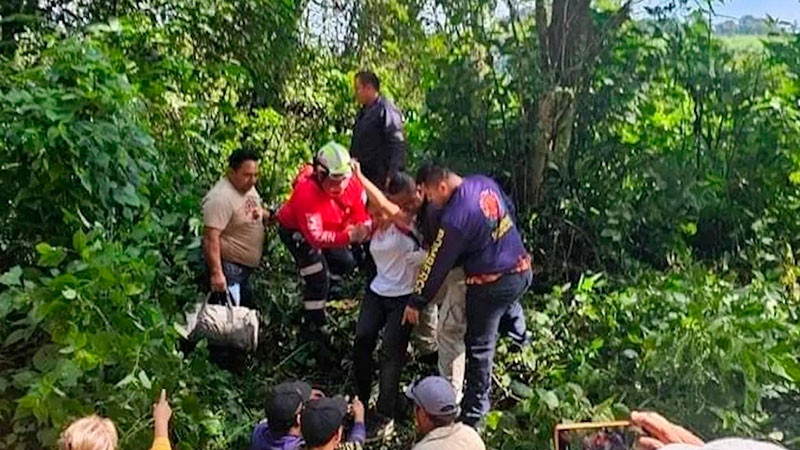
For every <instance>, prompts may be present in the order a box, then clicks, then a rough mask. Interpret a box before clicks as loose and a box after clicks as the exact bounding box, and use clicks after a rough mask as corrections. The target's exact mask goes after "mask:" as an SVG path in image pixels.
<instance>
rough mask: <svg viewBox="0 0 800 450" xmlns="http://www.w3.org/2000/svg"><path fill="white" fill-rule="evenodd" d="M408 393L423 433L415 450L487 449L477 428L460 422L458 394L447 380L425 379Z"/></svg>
mask: <svg viewBox="0 0 800 450" xmlns="http://www.w3.org/2000/svg"><path fill="white" fill-rule="evenodd" d="M406 396H407V397H408V398H409V399H411V400H412V401H413V402H414V422H415V423H416V425H417V431H418V432H419V434H421V435H422V436H423V438H422V440H421V441H419V442H417V444H416V445H415V446H414V447H413V448H412V449H411V450H486V445H485V444H484V443H483V440H482V439H481V437H480V435H479V434H478V432H477V431H475V429H474V428H472V427H470V426H469V425H465V424H463V423H461V422H456V418H457V417H458V403H457V402H456V393H455V391H453V386H452V385H451V384H450V382H449V381H447V379H445V378H443V377H436V376H432V377H427V378H424V379H422V380H421V381H420V382H418V383H417V384H415V385H413V386H412V387H411V388H410V389H409V390H408V392H407V393H406Z"/></svg>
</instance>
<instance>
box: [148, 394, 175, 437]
mask: <svg viewBox="0 0 800 450" xmlns="http://www.w3.org/2000/svg"><path fill="white" fill-rule="evenodd" d="M170 417H172V408H170V406H169V402H167V391H166V390H165V389H162V390H161V398H159V400H158V403H155V404H153V445H152V447H151V448H150V450H170V449H171V448H172V446H171V445H170V443H169V418H170Z"/></svg>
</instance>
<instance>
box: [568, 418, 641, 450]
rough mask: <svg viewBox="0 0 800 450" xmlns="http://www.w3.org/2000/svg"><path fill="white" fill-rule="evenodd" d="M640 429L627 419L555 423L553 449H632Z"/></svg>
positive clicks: (634, 446)
mask: <svg viewBox="0 0 800 450" xmlns="http://www.w3.org/2000/svg"><path fill="white" fill-rule="evenodd" d="M641 434H642V433H641V430H640V429H639V428H637V427H635V426H633V425H631V423H630V422H628V421H627V420H621V421H617V422H589V423H569V424H559V425H556V429H555V432H554V433H553V441H554V443H555V450H633V449H635V448H636V442H637V440H638V439H639V436H640V435H641Z"/></svg>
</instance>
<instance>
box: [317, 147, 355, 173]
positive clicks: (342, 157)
mask: <svg viewBox="0 0 800 450" xmlns="http://www.w3.org/2000/svg"><path fill="white" fill-rule="evenodd" d="M316 160H317V163H318V164H319V165H321V166H322V167H324V168H325V170H327V172H328V176H330V177H334V178H340V177H345V176H348V175H350V174H351V173H353V169H352V168H351V167H350V153H349V152H348V151H347V149H346V148H344V147H342V146H341V145H340V144H338V143H336V142H333V141H330V142H328V143H327V144H325V145H323V146H322V148H321V149H319V151H318V152H317V158H316Z"/></svg>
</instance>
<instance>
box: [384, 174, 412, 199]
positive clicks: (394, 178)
mask: <svg viewBox="0 0 800 450" xmlns="http://www.w3.org/2000/svg"><path fill="white" fill-rule="evenodd" d="M416 189H417V184H416V183H415V182H414V179H413V178H411V175H409V174H407V173H405V172H392V173H391V174H389V180H388V181H387V183H386V193H387V194H389V195H398V194H407V193H414V192H415V190H416Z"/></svg>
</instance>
